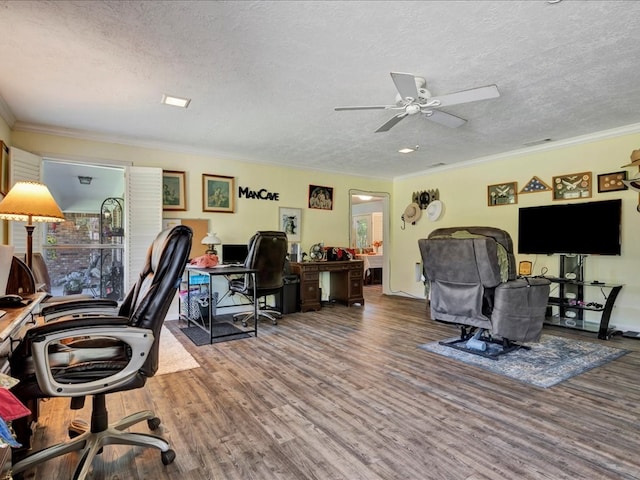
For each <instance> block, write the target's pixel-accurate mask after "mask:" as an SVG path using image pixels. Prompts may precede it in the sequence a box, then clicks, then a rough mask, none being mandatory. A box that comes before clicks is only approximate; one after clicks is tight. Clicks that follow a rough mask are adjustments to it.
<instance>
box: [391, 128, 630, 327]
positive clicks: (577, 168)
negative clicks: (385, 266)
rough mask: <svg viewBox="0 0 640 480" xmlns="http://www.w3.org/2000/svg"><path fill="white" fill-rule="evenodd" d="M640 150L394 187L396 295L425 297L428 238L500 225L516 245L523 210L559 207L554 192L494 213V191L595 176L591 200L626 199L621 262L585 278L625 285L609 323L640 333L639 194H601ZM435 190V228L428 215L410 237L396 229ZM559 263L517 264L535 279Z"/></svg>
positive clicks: (593, 260) (452, 173)
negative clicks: (423, 256)
mask: <svg viewBox="0 0 640 480" xmlns="http://www.w3.org/2000/svg"><path fill="white" fill-rule="evenodd" d="M639 146H640V134H632V135H625V136H620V137H616V138H609V139H605V140H599V141H593V142H589V143H583V144H579V145H573V146H566V147H562V148H558V149H554V150H547V151H540V152H538V153H529V154H527V155H522V156H518V157H511V158H507V159H505V160H495V161H491V162H487V163H478V164H476V165H471V166H468V167H466V168H462V169H460V168H458V169H452V170H446V171H440V172H434V173H432V174H428V175H427V174H425V175H416V176H415V177H411V178H405V179H401V180H396V182H395V184H394V190H393V197H394V199H395V202H394V206H393V208H392V212H393V213H392V216H393V218H392V221H393V223H392V228H391V230H392V231H391V237H392V238H391V244H392V245H393V247H392V249H391V252H392V258H391V284H390V288H391V290H392V291H399V292H406V293H408V294H410V295H415V296H419V297H423V296H424V287H423V285H422V283H421V282H417V281H416V280H415V263H416V262H420V253H419V251H418V246H417V241H418V239H419V238H422V237H426V236H427V235H428V234H429V233H430V232H431V231H432V230H434V229H436V228H440V227H450V226H463V225H488V226H494V227H499V228H503V229H505V230H507V231H508V232H509V233H510V234H511V235H512V237H513V241H514V244H515V245H516V246H517V241H518V238H517V235H518V207H528V206H534V205H547V204H551V203H553V200H552V196H551V192H538V193H529V194H521V195H518V204H517V205H505V206H494V207H489V206H487V186H488V185H491V184H499V183H506V182H514V181H516V182H518V189H519V190H520V189H521V188H522V187H523V186H524V185H525V184H526V183H527V182H528V181H529V180H530V179H531V178H532V177H533V176H537V177H539V178H540V179H541V180H543V181H544V182H545V183H547V184H548V185H551V182H552V177H553V176H558V175H563V174H571V173H577V172H592V174H593V196H592V198H591V199H589V200H610V199H614V198H621V199H622V203H623V205H622V216H623V217H622V255H621V256H619V257H618V256H614V257H611V256H601V257H599V256H590V257H588V258H587V260H586V270H585V276H586V277H587V279H593V280H599V281H605V282H611V283H622V284H624V287H623V289H622V291H621V292H620V295H619V297H618V299H617V301H616V304H615V308H614V313H613V315H612V317H611V321H612V323H618V324H620V325H627V326H635V329H636V330H639V329H640V302H639V301H638V299H639V298H640V213H638V212H637V211H636V206H637V204H638V193H637V192H633V191H631V190H627V191H620V192H609V193H598V189H597V183H596V182H597V175H598V174H602V173H609V172H616V171H620V170H625V169H623V168H621V166H622V165H625V164H627V163H629V155H630V154H631V151H632V150H634V149H637V148H638V147H639ZM626 170H627V171H628V172H629V173H628V174H629V178H632V177H635V176H637V175H638V169H636V168H634V169H631V168H627V169H626ZM435 188H437V189H438V190H439V192H440V199H441V200H442V202H443V203H444V205H445V211H444V214H443V216H442V217H441V218H440V220H438V221H437V222H430V221H429V220H428V219H427V218H426V217H425V216H423V217H422V218H421V220H420V221H419V222H417V223H416V225H407V226H406V229H405V230H401V229H400V223H398V222H399V219H400V216H401V215H402V213H403V212H404V209H405V207H406V206H407V205H408V204H409V203H410V202H411V193H410V192H414V191H418V190H425V189H435ZM563 202H568V201H563ZM567 228H571V219H567ZM549 234H562V232H549ZM385 249H386V246H385ZM558 258H559V257H558V256H557V255H553V256H546V255H536V256H533V255H521V256H519V257H518V258H517V260H518V261H520V260H530V261H532V262H534V272H533V273H534V274H535V275H539V274H541V272H542V268H543V267H546V268H547V269H548V272H549V274H550V275H557V274H558V267H559V261H558ZM587 290H588V292H587V294H593V295H594V297H593V299H592V300H591V301H596V302H599V303H604V301H603V300H604V298H603V296H602V294H601V293H600V292H599V289H598V288H592V287H589V288H588V289H587Z"/></svg>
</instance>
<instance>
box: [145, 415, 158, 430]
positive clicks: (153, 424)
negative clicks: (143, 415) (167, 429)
mask: <svg viewBox="0 0 640 480" xmlns="http://www.w3.org/2000/svg"><path fill="white" fill-rule="evenodd" d="M160 423H161V422H160V419H159V418H158V417H153V418H150V419H149V420H147V426H148V427H149V430H155V429H157V428H158V427H159V426H160Z"/></svg>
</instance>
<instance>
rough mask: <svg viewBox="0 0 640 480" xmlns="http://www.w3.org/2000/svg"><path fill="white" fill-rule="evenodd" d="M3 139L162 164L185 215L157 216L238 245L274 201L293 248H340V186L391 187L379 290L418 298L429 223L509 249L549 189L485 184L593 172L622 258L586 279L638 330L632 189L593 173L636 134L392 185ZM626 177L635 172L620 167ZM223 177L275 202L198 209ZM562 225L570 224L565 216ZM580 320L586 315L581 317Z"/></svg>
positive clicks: (63, 152)
mask: <svg viewBox="0 0 640 480" xmlns="http://www.w3.org/2000/svg"><path fill="white" fill-rule="evenodd" d="M12 142H13V145H14V146H16V147H18V148H22V149H24V150H28V151H31V152H35V153H39V154H48V155H53V156H57V157H58V158H65V157H67V158H70V159H74V160H77V159H84V160H86V161H88V162H89V161H91V160H92V159H93V160H96V159H101V160H109V161H119V162H132V163H133V164H134V165H137V166H155V167H161V168H163V169H166V170H184V171H187V190H188V198H187V207H188V210H187V211H186V212H165V217H169V218H173V217H178V218H180V217H181V218H207V219H209V224H210V230H211V231H214V232H217V233H218V234H219V236H221V238H222V239H223V241H224V242H227V243H240V242H245V241H246V240H247V239H248V238H249V237H250V236H251V235H252V234H253V233H254V232H255V231H256V230H260V229H273V228H276V227H277V226H278V211H277V207H279V206H282V207H291V208H302V209H303V218H302V220H303V228H302V248H303V251H308V249H309V247H310V246H311V244H313V243H316V242H319V241H324V243H325V244H327V245H328V244H334V245H348V238H349V225H350V221H349V195H348V191H349V189H362V190H370V191H377V192H391V202H390V207H389V208H390V212H391V218H390V221H391V231H390V238H389V239H385V254H387V255H389V258H390V268H389V272H388V273H389V282H388V284H387V285H386V288H385V293H393V294H400V295H410V296H416V297H420V298H424V287H423V285H422V283H421V282H420V281H416V279H415V277H416V274H415V267H416V263H419V262H420V254H419V251H418V247H417V240H418V238H421V237H425V236H427V235H428V234H429V232H430V231H431V230H433V229H435V228H439V227H446V226H461V225H490V226H496V227H500V228H504V229H505V230H507V231H509V232H510V233H511V234H512V236H513V239H514V243H515V244H516V245H517V240H518V239H517V218H518V207H524V206H533V205H545V204H551V203H553V201H552V198H551V193H550V192H540V193H531V194H521V195H519V196H518V205H507V206H497V207H489V206H487V185H491V184H497V183H503V182H513V181H516V182H518V189H521V188H522V187H523V186H524V185H525V184H526V183H527V182H528V181H529V180H530V179H531V178H532V177H533V176H538V177H539V178H541V179H542V180H543V181H545V182H546V183H547V184H551V179H552V177H553V176H557V175H562V174H570V173H576V172H585V171H590V172H592V173H593V196H592V198H591V199H590V200H604V199H613V198H621V199H622V200H623V219H622V224H623V226H622V255H621V256H620V257H597V256H591V257H588V259H587V263H586V277H587V278H588V279H597V280H600V281H606V282H611V283H622V284H624V288H623V289H622V291H621V293H620V296H619V297H618V300H617V302H616V307H615V309H614V313H613V315H612V323H613V324H617V325H620V326H625V327H626V328H634V327H635V329H636V330H638V329H640V304H639V303H638V301H637V299H638V298H640V297H639V295H640V280H638V278H640V275H638V272H640V242H639V241H638V237H639V235H638V233H640V214H639V213H638V212H636V205H637V203H638V194H637V193H635V192H632V191H622V192H612V193H598V192H597V186H596V179H597V175H598V174H601V173H608V172H615V171H619V170H622V168H621V166H622V165H624V164H626V163H628V162H629V155H630V153H631V151H632V150H634V149H636V148H638V147H639V146H640V133H634V134H629V135H624V136H618V137H613V138H608V139H603V140H597V141H591V142H584V143H577V142H576V144H574V145H567V146H563V147H556V148H554V149H551V148H548V149H546V150H544V151H538V152H536V153H528V154H523V155H519V156H513V157H511V158H505V159H501V160H493V161H490V162H484V163H477V164H474V165H469V166H466V167H463V168H455V169H450V170H439V171H433V172H430V173H425V174H421V175H415V176H412V177H410V178H402V179H396V180H395V181H394V182H391V181H383V180H377V179H367V178H361V177H355V176H346V175H337V174H331V173H324V172H315V171H309V170H302V169H292V168H281V167H276V166H271V165H256V164H248V163H244V162H239V161H229V160H221V159H217V158H214V157H210V156H204V155H189V154H184V153H174V152H169V151H163V150H154V149H148V148H138V147H131V146H125V145H117V144H110V143H104V142H95V141H88V140H78V139H71V138H66V137H59V136H52V135H44V134H35V133H27V132H18V131H14V132H12ZM627 170H628V171H629V175H630V176H631V177H634V176H636V175H637V174H638V172H637V169H627ZM203 173H208V174H218V175H228V176H233V177H235V178H236V182H237V183H236V187H237V186H238V185H241V186H243V187H249V188H251V189H259V188H267V189H268V190H269V191H271V192H278V193H279V194H280V201H279V202H270V201H259V200H249V199H239V200H237V205H236V214H233V215H232V214H224V213H203V212H202V198H201V191H202V186H201V183H202V174H203ZM310 183H313V184H317V185H326V186H332V187H334V194H335V199H334V209H333V210H332V211H320V210H310V209H308V208H306V200H307V190H308V186H309V184H310ZM435 188H437V189H438V190H439V192H440V199H441V200H442V201H443V203H444V205H445V209H444V214H443V216H442V217H441V219H440V220H439V221H437V222H435V223H432V222H430V221H429V220H428V219H427V218H426V217H425V216H423V218H422V219H421V220H420V221H419V222H418V223H417V224H416V225H406V228H405V230H401V224H402V222H401V221H400V216H401V215H402V213H403V212H404V209H405V207H406V206H407V205H408V204H409V203H410V201H411V192H414V191H419V190H425V189H435ZM567 227H568V228H570V221H569V220H568V225H567ZM519 260H531V261H532V262H534V274H540V273H541V271H542V268H543V267H546V268H547V269H548V273H549V274H551V275H554V274H557V273H558V257H557V256H542V255H538V256H520V257H519V258H518V261H519ZM589 290H593V292H590V293H593V294H594V295H596V296H595V297H594V298H592V299H591V301H598V302H600V303H603V297H602V296H601V294H600V292H599V291H598V290H599V289H597V288H591V289H589ZM588 318H589V317H588Z"/></svg>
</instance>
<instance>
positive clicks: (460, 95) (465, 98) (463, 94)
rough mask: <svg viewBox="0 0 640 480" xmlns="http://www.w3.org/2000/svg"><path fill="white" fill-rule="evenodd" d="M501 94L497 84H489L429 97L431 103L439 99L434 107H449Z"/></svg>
mask: <svg viewBox="0 0 640 480" xmlns="http://www.w3.org/2000/svg"><path fill="white" fill-rule="evenodd" d="M499 96H500V92H499V91H498V87H497V86H496V85H487V86H486V87H478V88H471V89H469V90H461V91H459V92H454V93H449V94H447V95H436V96H434V97H431V98H430V99H429V103H430V104H431V102H433V101H438V102H440V103H436V104H434V105H433V106H434V107H447V106H449V105H458V104H460V103H469V102H477V101H478V100H488V99H490V98H497V97H499Z"/></svg>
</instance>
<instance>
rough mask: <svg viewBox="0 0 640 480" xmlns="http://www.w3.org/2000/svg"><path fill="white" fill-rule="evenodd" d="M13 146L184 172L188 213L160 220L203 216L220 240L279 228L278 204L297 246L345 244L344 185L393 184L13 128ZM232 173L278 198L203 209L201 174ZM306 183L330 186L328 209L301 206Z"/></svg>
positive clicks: (387, 188) (386, 188) (379, 188)
mask: <svg viewBox="0 0 640 480" xmlns="http://www.w3.org/2000/svg"><path fill="white" fill-rule="evenodd" d="M13 146H14V147H17V148H20V149H23V150H27V151H30V152H33V153H37V154H39V155H50V156H53V157H55V158H68V159H72V160H79V159H84V160H86V161H87V162H91V161H96V160H101V161H118V162H131V163H132V164H133V165H135V166H142V167H161V168H163V169H165V170H179V171H186V172H187V175H186V176H187V209H188V210H187V211H185V212H165V213H164V217H165V218H206V219H208V220H209V229H210V231H212V232H216V233H217V234H218V236H219V237H220V239H221V240H222V241H223V242H224V243H245V242H246V241H247V240H248V239H249V237H250V236H251V235H253V234H254V233H255V232H256V231H257V230H274V229H277V228H278V225H279V221H278V207H288V208H301V209H303V211H302V231H301V234H302V242H301V243H302V249H303V251H308V250H309V247H311V245H312V244H314V243H318V242H324V243H325V245H337V246H348V245H349V228H350V223H351V222H350V219H349V189H361V190H371V191H376V192H388V193H390V192H391V188H392V182H391V181H384V180H376V179H370V178H363V177H356V176H348V175H336V174H331V173H324V172H317V171H311V170H302V169H295V168H282V167H278V166H273V165H256V164H250V163H245V162H240V161H228V160H220V159H217V158H214V157H210V156H204V155H189V154H184V153H175V152H169V151H166V150H165V151H163V150H153V149H148V148H140V147H132V146H126V145H117V144H111V143H104V142H95V141H89V140H78V139H72V138H67V137H60V136H54V135H44V134H35V133H27V132H19V131H15V132H13ZM204 173H206V174H214V175H225V176H232V177H235V180H236V192H237V189H238V186H242V187H249V188H250V189H251V190H259V189H261V188H266V189H267V190H268V191H270V192H275V193H279V197H280V200H279V201H277V202H276V201H267V200H255V199H246V198H242V199H238V198H236V213H235V214H229V213H210V212H206V213H205V212H203V211H202V174H204ZM309 184H314V185H324V186H329V187H333V189H334V190H333V192H334V202H333V210H331V211H327V210H312V209H308V208H306V205H307V203H306V202H307V195H308V190H309Z"/></svg>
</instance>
